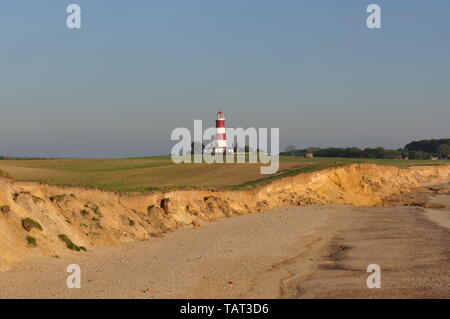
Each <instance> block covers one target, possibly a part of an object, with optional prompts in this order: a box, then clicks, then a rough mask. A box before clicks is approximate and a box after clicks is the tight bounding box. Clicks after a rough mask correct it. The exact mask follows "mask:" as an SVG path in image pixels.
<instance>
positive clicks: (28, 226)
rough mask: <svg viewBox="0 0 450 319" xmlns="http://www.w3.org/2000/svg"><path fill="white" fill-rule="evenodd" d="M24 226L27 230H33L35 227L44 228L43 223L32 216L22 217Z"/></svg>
mask: <svg viewBox="0 0 450 319" xmlns="http://www.w3.org/2000/svg"><path fill="white" fill-rule="evenodd" d="M22 227H23V229H25V230H26V231H28V232H29V231H31V230H32V229H33V228H37V229H39V230H42V226H41V224H39V223H38V222H37V221H35V220H33V219H31V218H24V219H22Z"/></svg>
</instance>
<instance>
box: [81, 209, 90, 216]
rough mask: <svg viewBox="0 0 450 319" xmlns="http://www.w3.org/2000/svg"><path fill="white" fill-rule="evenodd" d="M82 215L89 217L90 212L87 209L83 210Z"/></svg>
mask: <svg viewBox="0 0 450 319" xmlns="http://www.w3.org/2000/svg"><path fill="white" fill-rule="evenodd" d="M80 214H81V215H83V216H87V215H89V212H88V211H87V210H86V209H82V210H81V212H80Z"/></svg>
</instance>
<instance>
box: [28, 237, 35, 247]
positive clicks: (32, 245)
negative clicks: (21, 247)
mask: <svg viewBox="0 0 450 319" xmlns="http://www.w3.org/2000/svg"><path fill="white" fill-rule="evenodd" d="M26 239H27V243H28V246H30V247H33V248H35V247H37V241H36V238H34V237H31V236H27V238H26Z"/></svg>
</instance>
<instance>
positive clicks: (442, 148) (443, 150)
mask: <svg viewBox="0 0 450 319" xmlns="http://www.w3.org/2000/svg"><path fill="white" fill-rule="evenodd" d="M436 151H437V153H438V154H439V155H440V156H441V157H447V156H448V155H449V154H450V146H449V145H448V144H441V145H439V146H438V147H437V149H436Z"/></svg>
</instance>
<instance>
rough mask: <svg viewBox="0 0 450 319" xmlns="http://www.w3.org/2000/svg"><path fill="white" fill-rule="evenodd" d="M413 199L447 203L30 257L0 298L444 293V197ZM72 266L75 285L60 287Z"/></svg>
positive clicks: (296, 214) (337, 211) (267, 220)
mask: <svg viewBox="0 0 450 319" xmlns="http://www.w3.org/2000/svg"><path fill="white" fill-rule="evenodd" d="M430 196H431V197H430ZM412 197H414V198H420V199H421V200H423V199H424V197H427V198H428V197H429V198H430V201H432V202H435V203H438V202H439V203H443V204H444V205H445V204H446V205H448V206H447V207H446V208H441V209H440V210H430V209H423V208H420V207H413V206H392V207H372V208H354V207H348V206H331V205H321V206H319V205H317V206H305V207H294V206H290V207H286V208H279V209H274V210H270V211H267V212H264V213H259V214H250V215H243V216H236V217H231V218H225V219H219V220H218V221H217V222H211V223H205V224H204V225H203V227H201V228H190V229H189V228H184V229H181V230H178V231H177V232H174V233H168V234H166V235H165V236H164V237H162V238H153V239H150V240H148V241H144V242H134V243H128V244H125V245H122V246H120V247H116V248H102V249H98V248H97V249H92V250H90V251H89V252H88V253H86V254H81V255H80V256H81V257H79V258H77V259H70V258H61V259H57V258H51V257H40V258H34V259H30V260H29V261H28V262H27V263H25V264H23V265H22V266H21V267H19V268H16V269H13V270H11V271H9V272H4V273H0V297H2V298H5V297H9V298H55V297H58V298H120V297H123V298H174V297H179V298H219V297H220V298H358V297H359V298H405V297H412V298H449V297H450V230H449V229H448V228H446V227H445V226H446V225H447V222H448V220H449V219H448V216H449V215H450V209H449V207H450V205H449V198H450V196H449V195H445V194H444V195H435V194H433V193H431V192H426V193H423V192H422V193H418V194H415V195H414V196H412ZM70 263H77V264H79V265H80V267H81V270H82V287H81V289H68V288H66V277H67V276H68V274H67V273H66V272H65V269H66V267H67V265H68V264H70ZM369 264H378V265H379V266H380V267H381V280H382V288H380V289H369V288H367V286H366V279H367V276H368V275H369V273H367V272H366V268H367V266H368V265H369Z"/></svg>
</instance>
